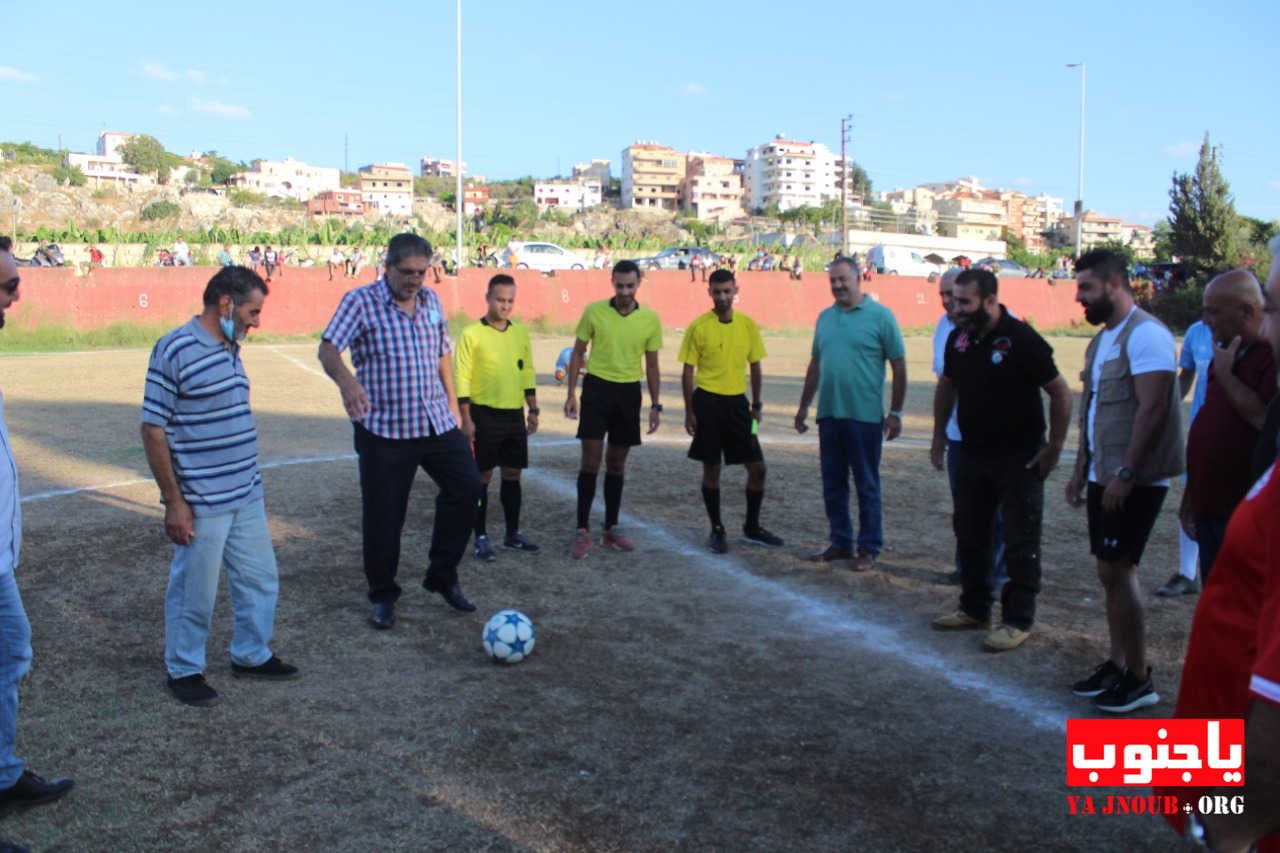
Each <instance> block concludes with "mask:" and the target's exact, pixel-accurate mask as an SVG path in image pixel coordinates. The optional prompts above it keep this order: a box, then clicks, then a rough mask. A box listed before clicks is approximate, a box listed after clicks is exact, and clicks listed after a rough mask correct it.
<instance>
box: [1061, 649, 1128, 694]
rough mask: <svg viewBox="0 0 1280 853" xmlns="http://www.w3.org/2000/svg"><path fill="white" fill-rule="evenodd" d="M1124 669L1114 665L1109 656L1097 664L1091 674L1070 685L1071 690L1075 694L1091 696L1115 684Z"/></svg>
mask: <svg viewBox="0 0 1280 853" xmlns="http://www.w3.org/2000/svg"><path fill="white" fill-rule="evenodd" d="M1123 672H1124V670H1123V669H1121V668H1120V667H1118V666H1116V665H1115V664H1114V663H1113V662H1112V661H1111V659H1110V658H1108V659H1107V660H1104V661H1103V662H1102V663H1100V664H1098V667H1097V669H1095V670H1094V671H1093V675H1091V676H1089V677H1088V678H1086V679H1084V680H1083V681H1077V682H1076V683H1075V684H1073V685H1071V692H1072V693H1074V694H1076V695H1077V696H1083V697H1085V698H1087V699H1088V698H1092V697H1094V696H1097V695H1098V694H1100V693H1103V692H1105V691H1107V690H1110V689H1111V688H1112V687H1115V686H1116V682H1117V681H1119V680H1120V675H1121V673H1123Z"/></svg>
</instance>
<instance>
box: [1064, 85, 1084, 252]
mask: <svg viewBox="0 0 1280 853" xmlns="http://www.w3.org/2000/svg"><path fill="white" fill-rule="evenodd" d="M1067 67H1068V68H1079V69H1080V169H1079V172H1078V174H1077V182H1076V257H1077V258H1078V257H1080V250H1081V242H1082V240H1083V236H1084V89H1085V64H1084V63H1083V62H1073V63H1071V64H1069V65H1068V66H1067Z"/></svg>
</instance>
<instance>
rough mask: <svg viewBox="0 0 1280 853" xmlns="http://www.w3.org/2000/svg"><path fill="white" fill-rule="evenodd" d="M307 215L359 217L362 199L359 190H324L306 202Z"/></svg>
mask: <svg viewBox="0 0 1280 853" xmlns="http://www.w3.org/2000/svg"><path fill="white" fill-rule="evenodd" d="M307 213H310V214H313V215H327V216H360V215H361V214H363V213H364V197H363V196H361V195H360V191H359V190H326V191H325V192H322V193H318V194H316V195H315V196H313V197H312V198H310V199H308V200H307Z"/></svg>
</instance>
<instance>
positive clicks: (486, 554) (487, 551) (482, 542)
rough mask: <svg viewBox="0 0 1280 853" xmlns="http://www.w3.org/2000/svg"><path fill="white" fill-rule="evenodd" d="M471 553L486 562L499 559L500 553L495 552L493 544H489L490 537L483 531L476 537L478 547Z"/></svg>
mask: <svg viewBox="0 0 1280 853" xmlns="http://www.w3.org/2000/svg"><path fill="white" fill-rule="evenodd" d="M471 553H472V554H473V555H474V556H475V558H476V559H477V560H484V561H485V562H486V563H492V562H493V561H494V560H496V559H498V555H497V554H495V553H493V546H492V545H490V544H489V537H488V536H486V535H485V534H483V533H481V534H480V535H479V536H477V537H476V547H475V550H474V551H472V552H471Z"/></svg>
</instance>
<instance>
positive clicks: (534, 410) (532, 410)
mask: <svg viewBox="0 0 1280 853" xmlns="http://www.w3.org/2000/svg"><path fill="white" fill-rule="evenodd" d="M541 412H542V409H539V408H538V407H537V406H530V407H529V414H531V415H533V416H534V417H537V416H538V415H539V414H541Z"/></svg>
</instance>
